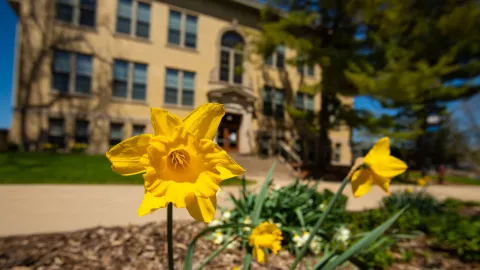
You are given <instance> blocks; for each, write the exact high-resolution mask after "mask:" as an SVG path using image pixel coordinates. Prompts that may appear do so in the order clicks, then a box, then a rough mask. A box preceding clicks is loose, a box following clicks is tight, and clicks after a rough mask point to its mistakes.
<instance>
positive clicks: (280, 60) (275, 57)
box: [265, 45, 285, 69]
mask: <svg viewBox="0 0 480 270" xmlns="http://www.w3.org/2000/svg"><path fill="white" fill-rule="evenodd" d="M265 65H267V66H272V67H275V66H276V67H277V68H279V69H284V68H285V46H282V45H280V46H278V47H277V48H276V49H275V51H274V52H273V54H272V55H270V57H268V58H267V59H266V60H265Z"/></svg>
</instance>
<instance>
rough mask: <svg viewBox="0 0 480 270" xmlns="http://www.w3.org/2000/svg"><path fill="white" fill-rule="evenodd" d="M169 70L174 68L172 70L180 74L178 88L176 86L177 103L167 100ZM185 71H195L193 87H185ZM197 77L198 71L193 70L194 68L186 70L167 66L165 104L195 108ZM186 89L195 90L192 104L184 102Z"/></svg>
mask: <svg viewBox="0 0 480 270" xmlns="http://www.w3.org/2000/svg"><path fill="white" fill-rule="evenodd" d="M169 70H172V71H176V72H177V74H178V77H177V86H176V87H177V88H176V103H169V102H167V87H168V85H167V79H168V78H167V76H168V75H167V73H168V71H169ZM185 73H193V89H185V88H184V74H185ZM196 77H197V73H196V72H195V71H192V70H184V69H178V68H174V67H168V66H167V67H166V68H165V87H164V89H165V91H164V98H163V105H164V107H167V108H168V107H170V108H179V109H193V108H195V92H196V91H195V89H196V84H197V83H196V81H197V80H196ZM185 90H187V92H188V91H192V92H193V101H192V103H193V104H192V105H184V104H183V94H184V93H183V92H185Z"/></svg>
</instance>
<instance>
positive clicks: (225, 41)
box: [220, 31, 245, 84]
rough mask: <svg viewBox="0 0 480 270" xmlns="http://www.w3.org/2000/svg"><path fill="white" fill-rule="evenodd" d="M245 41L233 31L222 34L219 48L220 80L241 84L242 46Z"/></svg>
mask: <svg viewBox="0 0 480 270" xmlns="http://www.w3.org/2000/svg"><path fill="white" fill-rule="evenodd" d="M244 46H245V41H244V40H243V38H242V36H240V34H238V33H237V32H235V31H227V32H225V33H224V34H223V36H222V41H221V50H220V81H224V82H229V83H236V84H242V81H243V80H242V79H243V48H244Z"/></svg>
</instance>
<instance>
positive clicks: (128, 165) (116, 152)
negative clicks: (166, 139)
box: [107, 134, 152, 175]
mask: <svg viewBox="0 0 480 270" xmlns="http://www.w3.org/2000/svg"><path fill="white" fill-rule="evenodd" d="M151 137H152V135H150V134H143V135H139V136H135V137H132V138H129V139H126V140H124V141H122V142H121V143H119V144H117V145H115V146H114V147H112V149H110V150H109V151H108V152H107V158H108V159H109V160H110V162H111V163H112V170H113V171H114V172H116V173H119V174H121V175H132V174H137V173H141V172H144V171H145V165H146V162H145V161H144V160H143V159H145V157H144V155H146V154H147V147H148V145H149V142H150V138H151Z"/></svg>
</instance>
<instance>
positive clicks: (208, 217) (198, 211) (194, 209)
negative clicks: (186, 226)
mask: <svg viewBox="0 0 480 270" xmlns="http://www.w3.org/2000/svg"><path fill="white" fill-rule="evenodd" d="M186 201H187V210H188V213H190V215H191V216H192V217H193V218H194V219H195V220H196V221H201V222H211V221H212V220H213V216H214V215H215V210H216V207H217V197H216V196H212V197H209V198H202V197H197V196H195V195H194V194H193V193H190V194H189V195H188V196H187V199H186Z"/></svg>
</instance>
